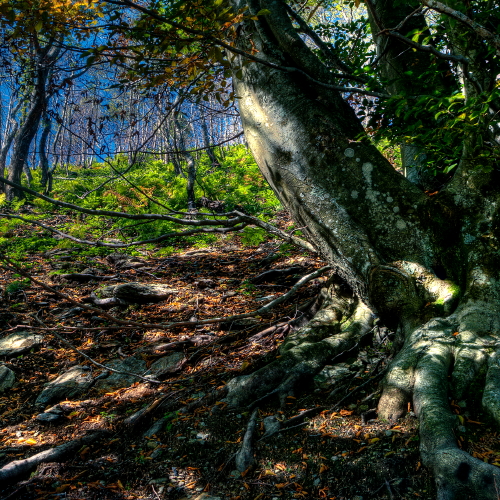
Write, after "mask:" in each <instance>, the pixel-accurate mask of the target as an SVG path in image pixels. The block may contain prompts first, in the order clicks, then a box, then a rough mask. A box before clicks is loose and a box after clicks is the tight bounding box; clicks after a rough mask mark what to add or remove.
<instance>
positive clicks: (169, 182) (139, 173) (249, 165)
mask: <svg viewBox="0 0 500 500" xmlns="http://www.w3.org/2000/svg"><path fill="white" fill-rule="evenodd" d="M215 154H216V155H217V157H218V159H219V163H220V165H218V166H216V167H214V166H213V165H212V163H211V160H210V158H209V157H208V155H207V154H205V153H203V154H200V155H199V157H198V159H197V161H196V164H197V177H196V186H195V196H196V198H197V199H200V198H201V197H206V198H208V199H209V200H211V201H220V202H222V203H223V210H224V211H231V210H234V209H238V210H243V211H245V212H247V213H249V214H253V215H260V216H263V215H264V216H269V215H272V213H273V212H274V210H276V209H278V208H279V207H280V204H279V201H278V200H277V198H276V196H275V195H274V193H273V191H272V190H271V189H270V188H269V186H268V184H267V182H266V181H265V180H264V178H263V177H262V174H261V173H260V171H259V169H258V167H257V164H256V163H255V161H254V159H253V157H252V155H251V154H250V152H249V151H248V149H247V148H246V147H245V146H243V145H236V146H231V147H226V148H217V149H216V150H215ZM181 167H183V165H182V164H181ZM70 169H71V171H72V172H75V173H76V176H75V177H74V178H72V179H65V180H59V179H58V180H57V181H56V182H55V190H54V192H53V194H52V196H53V197H54V198H56V199H61V200H64V201H66V202H69V203H72V204H75V205H79V206H81V207H82V208H86V209H98V210H110V211H119V212H126V213H130V214H142V213H160V214H167V213H171V211H172V210H175V211H185V210H186V207H187V191H186V186H187V180H186V179H185V178H184V177H183V176H180V175H176V174H175V170H174V166H173V165H172V164H165V163H164V162H162V161H159V160H151V159H150V160H147V161H139V162H137V163H135V164H133V165H129V163H128V159H127V157H125V156H118V157H116V158H115V159H113V160H109V161H108V162H106V163H94V164H93V165H92V166H91V167H87V168H84V167H78V166H71V168H70ZM120 173H123V174H124V176H126V178H127V179H128V180H129V181H130V183H128V182H126V181H124V179H123V178H122V177H121V176H120V175H119V174H120ZM34 174H35V179H34V184H35V188H37V187H38V186H37V182H39V175H40V174H39V172H38V171H35V172H34ZM131 184H132V185H133V186H137V189H136V188H134V187H132V185H131ZM30 202H32V203H33V204H34V205H35V206H36V207H37V208H38V209H40V210H47V209H48V208H50V209H51V210H53V209H54V208H53V206H49V207H48V206H47V202H44V201H40V200H37V199H33V200H30ZM200 210H201V211H206V210H207V209H204V208H200ZM61 230H63V231H65V232H67V233H68V234H70V235H72V236H74V237H76V238H79V239H87V240H94V241H95V240H97V239H103V238H104V239H105V238H113V239H118V240H120V241H123V242H128V241H136V240H145V239H154V238H156V237H158V236H161V235H164V234H169V233H170V234H173V235H174V236H173V237H172V238H171V239H169V240H168V248H169V249H167V250H165V252H166V254H169V253H171V252H173V251H174V248H175V247H178V246H196V247H206V246H208V245H211V244H213V243H215V242H216V241H217V240H218V236H216V235H214V234H197V235H193V236H189V237H182V238H181V237H179V238H177V237H175V233H178V232H179V231H181V230H182V228H181V227H180V226H179V225H178V224H175V223H173V222H170V221H158V220H157V221H151V222H148V221H141V222H135V221H126V220H125V219H115V221H110V220H105V219H103V218H101V217H95V216H90V215H85V214H76V215H75V214H72V220H71V222H70V223H68V224H67V225H66V226H65V227H64V226H62V227H61ZM1 234H2V233H1V228H0V236H1ZM261 241H263V232H262V230H256V229H251V228H248V229H246V230H245V231H244V233H243V242H244V244H248V245H256V244H258V243H259V242H261ZM71 246H74V242H71V241H69V240H61V241H59V243H58V247H59V248H68V247H71ZM111 251H113V250H111V249H107V248H105V247H89V248H86V249H85V250H84V252H83V253H82V255H84V254H85V255H105V254H107V253H109V252H111ZM129 252H130V253H134V252H136V250H134V249H133V248H131V249H129Z"/></svg>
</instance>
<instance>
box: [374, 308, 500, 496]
mask: <svg viewBox="0 0 500 500" xmlns="http://www.w3.org/2000/svg"><path fill="white" fill-rule="evenodd" d="M497 307H498V306H495V307H492V305H491V304H487V303H484V302H472V301H471V302H468V303H467V304H465V305H463V306H461V307H460V308H459V309H458V310H457V311H456V312H455V313H454V314H453V315H451V316H448V317H447V318H434V319H432V320H430V321H429V322H428V323H426V324H425V325H424V326H422V327H420V328H417V329H416V330H415V331H413V332H412V333H411V334H410V335H409V336H408V337H407V339H406V342H405V345H404V347H403V349H402V350H401V351H400V353H399V354H398V356H397V357H396V359H395V360H394V362H393V364H392V365H391V367H390V369H389V372H388V375H387V377H386V379H385V381H384V392H383V395H382V398H381V399H380V402H379V417H380V418H382V419H387V420H394V419H396V418H398V417H400V416H402V415H403V413H404V412H405V411H406V406H407V403H408V402H409V401H410V399H411V398H413V404H414V409H415V413H416V414H417V416H418V418H419V420H420V437H421V447H420V449H421V454H422V459H423V462H424V464H425V465H427V466H428V467H429V468H430V469H431V470H432V471H433V473H434V475H435V478H436V484H437V488H438V496H437V498H438V499H439V500H448V499H450V500H451V499H464V500H465V499H480V500H482V499H484V500H494V499H498V498H499V497H500V470H499V469H498V468H497V467H495V466H492V465H489V464H487V463H484V462H482V461H481V460H478V459H476V458H474V457H472V456H470V455H469V454H468V453H466V452H465V451H462V450H461V449H460V447H459V445H458V441H457V436H458V427H459V425H460V421H459V420H458V417H457V416H456V415H454V414H453V413H452V412H451V410H450V404H449V398H450V396H451V397H452V398H454V399H458V398H462V397H463V396H464V395H465V389H466V388H467V389H468V390H469V393H470V392H471V385H472V384H473V383H474V382H477V381H478V379H479V378H480V376H481V373H483V372H484V370H485V369H487V375H486V388H485V391H484V395H483V401H482V402H483V407H484V409H485V410H486V411H487V412H488V413H489V414H490V415H491V416H492V417H493V418H494V419H495V420H496V421H497V422H498V421H500V418H499V417H500V411H499V410H500V397H499V395H500V367H499V365H498V354H497V352H496V350H497V348H498V347H497V344H498V340H497V338H496V334H498V331H499V328H498V326H499V313H498V312H497V311H498V309H497ZM450 371H451V373H452V375H451V383H450V384H449V387H448V384H447V383H446V380H447V379H448V376H449V374H450ZM472 392H474V391H472Z"/></svg>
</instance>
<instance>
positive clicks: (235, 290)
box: [0, 217, 500, 500]
mask: <svg viewBox="0 0 500 500" xmlns="http://www.w3.org/2000/svg"><path fill="white" fill-rule="evenodd" d="M56 219H57V217H56ZM48 220H49V222H50V219H48ZM57 220H58V219H57ZM18 231H19V232H21V233H20V234H19V235H18V236H22V229H21V228H20V229H18ZM140 259H141V260H142V261H143V262H144V265H141V266H136V267H134V266H129V267H120V266H118V265H117V264H116V263H114V262H113V261H112V259H108V258H106V256H105V255H101V256H92V257H89V256H86V255H85V252H82V251H81V249H74V248H73V249H72V248H66V249H61V250H60V251H55V252H54V251H49V252H48V253H47V252H46V253H35V252H34V253H32V254H30V256H29V263H30V265H31V267H30V270H29V272H30V273H31V274H32V275H33V276H34V277H35V278H38V279H40V280H42V281H44V282H45V283H47V284H49V285H50V286H51V287H52V288H54V289H55V290H57V291H59V292H62V293H65V294H67V295H70V296H71V297H72V298H73V299H76V300H77V301H78V302H81V303H82V304H85V303H87V302H85V301H86V299H87V298H88V297H89V296H90V295H91V293H92V292H94V291H95V290H96V289H98V288H99V287H102V286H103V285H107V284H108V282H106V283H103V282H102V281H101V280H99V279H98V276H111V277H116V278H113V279H114V280H116V281H113V283H124V282H139V283H147V284H154V283H157V284H168V285H169V286H170V287H172V288H173V289H176V290H177V293H176V294H175V295H172V296H170V297H168V298H167V299H166V300H164V301H161V302H156V303H149V304H140V305H134V304H132V305H128V306H126V307H123V306H115V307H113V308H111V309H110V310H108V312H109V314H111V315H112V316H115V317H117V318H119V319H122V320H127V321H134V322H147V323H150V324H151V323H165V322H166V321H168V322H172V321H190V320H191V321H192V322H193V324H194V326H193V327H185V326H183V327H177V328H172V329H170V330H161V329H154V328H151V329H141V328H138V327H135V326H134V327H124V326H122V325H114V324H112V322H111V321H109V320H108V319H105V318H102V317H99V316H98V315H97V314H95V313H92V312H91V311H88V310H86V309H85V308H75V306H74V304H71V303H69V302H67V301H64V300H63V299H61V297H60V296H58V295H57V294H54V293H49V292H47V291H46V290H43V289H41V288H40V287H37V286H36V285H34V284H32V285H31V286H24V285H26V284H24V285H23V286H19V288H18V289H17V290H16V289H12V286H11V285H12V283H13V282H19V281H20V278H19V276H15V273H14V272H13V271H11V270H5V271H4V273H3V274H2V276H1V277H0V286H1V287H2V290H3V294H2V301H1V303H0V318H1V320H0V328H1V330H0V335H1V336H2V337H3V336H6V335H8V334H9V333H12V332H14V331H19V330H22V329H24V330H29V331H33V332H36V333H38V334H42V335H44V339H43V344H42V346H41V347H40V348H38V349H34V350H32V351H31V352H28V353H26V354H23V355H20V356H18V357H15V358H10V359H7V358H4V359H3V360H2V362H3V364H4V366H6V367H8V368H10V369H11V370H12V371H13V372H14V373H15V375H16V383H15V385H14V386H13V387H12V388H10V389H9V390H8V392H6V393H3V394H0V422H1V424H2V426H1V427H2V428H1V431H0V467H2V466H4V465H6V464H9V463H11V462H12V461H14V460H22V459H26V458H29V457H33V456H35V455H36V454H38V453H40V452H42V451H44V450H48V449H52V448H56V447H58V446H61V445H63V444H64V443H68V442H70V441H76V440H78V439H80V438H83V437H85V436H87V435H89V433H101V434H99V437H98V439H97V440H96V441H94V442H90V443H88V444H85V445H82V446H81V447H80V448H79V449H78V450H77V451H76V453H73V454H72V455H71V456H66V457H65V458H64V459H63V460H60V461H58V462H50V463H41V464H39V465H38V466H37V467H36V469H35V470H34V471H33V472H32V474H31V476H29V475H28V476H25V477H23V478H21V479H19V480H17V481H16V482H13V483H10V484H2V485H1V486H0V490H1V491H0V494H1V496H2V498H5V499H7V498H12V499H32V498H33V499H34V498H37V499H55V498H68V499H81V498H85V499H89V500H92V499H96V500H97V499H99V500H101V499H110V500H114V499H139V498H151V499H159V498H160V499H162V498H166V499H167V498H168V499H173V500H175V499H199V500H201V499H206V500H210V499H216V498H221V499H222V498H224V499H231V500H247V499H248V500H258V499H273V500H275V499H288V498H327V499H335V500H347V499H352V498H358V499H359V498H373V499H383V498H402V499H410V498H426V499H431V498H434V496H435V494H434V492H435V489H434V485H433V479H432V478H431V477H430V475H429V473H428V472H427V470H426V469H425V467H423V466H422V464H421V462H420V458H419V452H418V445H419V442H418V421H417V419H416V418H415V416H414V414H413V412H412V411H411V408H409V409H408V410H409V411H408V414H407V415H406V417H405V418H404V419H402V420H400V421H399V422H397V423H396V424H389V423H383V422H380V421H379V420H377V419H376V415H372V417H373V418H369V419H368V420H367V421H366V418H365V415H369V414H370V409H372V408H375V407H376V400H377V396H378V393H377V390H378V385H377V384H378V380H379V379H377V378H376V377H374V375H373V372H371V371H370V370H369V369H368V370H360V372H359V373H361V375H360V376H358V378H353V379H352V380H351V381H350V383H349V385H348V387H346V388H345V390H344V392H339V393H338V394H336V395H335V398H330V399H328V398H329V395H331V392H330V390H328V389H319V388H316V389H314V386H313V385H312V384H310V385H309V384H306V383H305V384H304V387H303V388H302V389H303V390H302V393H301V394H300V395H299V396H298V398H288V399H287V404H286V405H285V407H284V408H281V409H278V408H277V407H276V405H273V404H272V402H271V401H270V402H269V403H268V404H265V405H264V404H262V405H261V407H260V408H259V411H258V417H257V418H258V426H257V430H256V433H257V436H256V439H255V440H256V441H257V440H258V439H260V438H261V437H262V436H263V435H264V433H265V430H264V427H263V425H262V422H263V419H264V418H265V417H268V416H275V417H276V418H277V419H278V420H280V421H286V420H288V419H290V418H293V417H295V416H297V415H299V414H300V413H301V412H303V411H308V410H311V409H314V408H316V407H320V406H321V407H323V406H324V405H325V403H326V405H327V407H328V406H329V409H324V410H322V411H318V412H317V414H315V415H314V416H312V417H311V418H310V419H309V420H306V421H305V422H304V423H303V424H302V425H300V426H298V427H292V428H291V429H290V430H284V431H283V432H279V433H278V434H276V435H274V436H271V437H269V438H268V439H264V440H261V441H259V442H258V443H256V445H255V463H254V465H253V466H251V467H250V468H249V469H247V470H245V471H244V472H239V471H237V470H235V464H234V457H235V455H236V454H237V452H238V450H239V449H240V445H241V442H242V439H243V436H244V434H245V430H246V428H247V422H248V420H249V418H250V411H247V410H246V409H239V410H230V409H228V408H227V407H226V405H225V404H224V403H223V402H222V401H218V400H211V399H210V398H211V395H213V394H217V390H221V389H222V388H223V387H224V385H225V384H226V383H227V382H228V381H229V380H230V379H231V378H233V377H234V376H238V375H244V374H246V373H250V372H252V371H254V370H255V369H258V368H260V367H261V366H264V365H265V364H266V363H268V362H269V361H271V360H273V359H275V357H276V356H277V355H278V352H277V348H278V347H279V345H280V343H281V342H282V341H283V339H284V337H285V336H286V334H287V332H288V330H289V328H290V324H291V321H293V320H294V319H295V318H297V317H298V316H300V315H301V314H302V310H301V308H302V309H303V306H304V305H307V304H309V303H310V302H311V301H312V300H313V299H314V297H315V296H316V294H317V293H318V291H319V289H320V288H321V286H322V283H323V282H324V279H325V278H318V279H315V280H313V281H311V282H309V283H308V284H307V285H306V286H304V287H303V288H301V289H300V290H299V291H298V293H297V294H296V295H295V296H294V297H293V298H292V299H290V300H289V301H287V302H285V303H283V304H281V305H280V306H279V308H277V309H274V310H271V311H270V312H269V313H268V314H266V315H265V316H263V317H258V318H253V319H252V320H251V321H241V322H233V323H227V324H226V323H223V322H221V323H215V324H210V325H199V326H197V325H195V323H196V321H197V320H199V319H209V318H211V317H214V316H215V317H220V316H222V315H224V316H230V315H234V314H240V313H244V312H249V311H252V310H256V309H258V308H259V307H261V305H262V302H265V301H270V300H273V298H274V297H277V296H279V295H281V294H283V293H284V292H286V291H287V290H288V289H289V288H290V286H291V284H293V279H294V276H292V277H291V278H287V277H285V278H283V277H281V278H280V279H279V280H278V281H276V282H272V281H270V282H260V280H255V278H256V277H258V276H261V275H262V273H263V271H266V270H268V269H271V268H272V269H287V268H291V267H296V266H300V267H302V268H303V270H304V274H306V273H307V272H311V271H312V270H314V269H317V268H320V267H321V265H322V263H321V262H320V261H319V260H318V259H317V258H316V257H315V256H310V255H307V254H304V253H303V252H301V251H296V250H294V249H292V248H291V247H288V246H287V247H285V250H283V246H282V245H281V246H280V244H278V243H276V242H275V241H273V240H271V241H267V242H266V243H263V244H261V245H260V246H259V247H257V248H248V247H243V246H241V245H239V244H238V243H237V240H236V239H235V238H234V237H233V239H232V242H231V244H227V243H225V242H224V241H221V242H220V243H219V244H218V245H217V246H216V247H213V248H208V249H188V250H186V251H184V252H182V253H178V254H173V255H170V256H168V257H158V256H155V254H154V253H153V252H150V253H147V252H144V254H143V255H141V257H140ZM88 268H90V270H91V271H92V272H93V273H95V275H96V276H97V278H96V279H95V280H92V279H90V280H88V281H87V280H85V281H83V282H82V281H76V280H71V279H69V280H68V279H64V278H61V277H60V276H59V275H58V274H57V272H60V271H64V273H66V274H68V275H71V273H82V272H83V271H85V270H86V269H88ZM82 274H83V273H82ZM285 274H286V273H285ZM295 279H296V278H295ZM252 281H253V282H252ZM255 281H257V282H258V283H259V284H255ZM9 287H10V288H9ZM9 290H10V291H9ZM54 333H57V334H58V335H60V336H62V337H64V339H66V340H67V341H68V342H70V343H71V344H72V345H73V346H74V347H75V348H77V349H78V350H79V351H81V352H82V353H85V354H86V355H87V356H88V357H90V358H92V359H93V360H95V361H97V362H99V363H101V364H104V365H106V364H107V363H109V362H110V361H111V360H113V359H117V358H118V359H126V358H127V357H130V356H133V355H135V356H136V357H138V358H139V359H142V360H144V361H145V363H146V366H147V368H149V367H150V366H151V365H152V364H153V363H154V362H155V361H156V360H158V359H159V358H161V357H162V356H164V355H165V353H166V352H167V353H169V352H173V351H170V350H169V348H168V347H167V348H165V345H170V346H173V347H174V350H175V351H178V352H182V353H183V354H184V356H185V360H186V361H185V362H184V363H183V364H182V366H180V369H179V370H177V371H174V372H172V373H167V374H165V376H164V377H162V379H161V381H160V382H161V383H160V384H157V385H153V384H149V383H146V382H144V381H136V382H134V383H133V384H132V385H130V386H129V387H123V388H119V389H116V390H111V391H107V392H102V391H98V390H97V389H96V388H95V387H91V388H90V389H89V390H88V392H87V393H86V394H85V395H84V397H83V398H78V399H76V400H69V401H62V402H60V403H58V404H57V405H55V406H57V407H58V408H59V411H60V412H61V415H62V417H61V420H60V421H58V422H55V423H53V424H51V423H49V424H46V423H42V422H39V421H37V420H36V416H37V415H38V414H39V413H40V412H41V411H43V410H44V409H45V410H46V408H41V409H40V408H36V407H35V405H34V403H35V400H36V398H37V396H38V394H39V393H40V391H41V390H42V389H43V387H44V384H46V383H48V382H50V381H52V380H54V379H55V378H56V377H57V376H58V375H59V374H60V373H61V372H63V371H65V370H67V369H68V368H70V367H71V366H75V365H82V366H87V367H89V369H90V370H91V372H92V376H93V377H99V376H100V375H102V374H103V373H104V371H105V370H104V369H101V368H98V367H96V366H93V365H92V363H91V362H90V361H89V360H88V359H85V358H82V356H80V354H78V353H77V352H75V351H74V350H71V349H69V348H68V347H67V346H65V345H64V344H62V343H61V341H60V340H59V339H58V337H56V336H55V335H54ZM207 338H208V341H206V339H207ZM190 339H205V340H203V341H201V340H200V341H193V342H191V341H190ZM205 341H206V342H205ZM161 346H163V350H162V348H161ZM164 349H166V350H164ZM369 349H371V350H372V351H371V353H370V354H371V355H373V356H374V357H378V358H379V359H382V365H384V364H385V363H386V362H387V359H388V356H389V353H388V349H385V348H384V346H382V345H381V346H378V347H377V346H371V347H370V346H369V347H367V348H366V350H365V354H366V351H367V350H369ZM384 349H385V350H384ZM358 362H359V360H358ZM364 368H368V365H366V366H364ZM363 372H364V373H363ZM371 377H373V382H371ZM361 385H363V387H362V390H358V388H360V387H361ZM341 399H342V407H339V408H335V403H336V401H338V400H341ZM451 405H452V409H453V410H454V411H455V413H456V414H457V415H458V418H460V422H461V427H460V431H461V433H460V435H459V436H458V440H459V443H460V445H461V447H462V448H463V449H464V450H466V451H468V452H470V453H472V455H473V456H475V457H477V458H480V459H483V460H485V461H488V462H489V463H493V464H495V465H499V466H500V441H499V437H498V435H497V433H496V432H495V431H494V429H492V428H491V427H490V426H488V425H486V424H484V423H483V420H484V418H483V416H481V415H478V414H477V412H476V411H473V410H471V409H469V408H465V407H464V406H463V405H461V402H454V401H452V402H451ZM183 410H184V411H183ZM134 419H135V420H134Z"/></svg>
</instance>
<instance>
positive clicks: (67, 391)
mask: <svg viewBox="0 0 500 500" xmlns="http://www.w3.org/2000/svg"><path fill="white" fill-rule="evenodd" d="M91 384H92V375H91V372H90V369H89V368H88V367H87V366H80V365H76V366H72V367H71V368H70V369H69V370H68V371H67V372H65V373H63V374H61V375H59V377H57V378H56V379H55V380H53V381H52V382H49V383H48V384H47V385H46V386H45V388H44V389H43V391H42V392H41V393H40V395H39V396H38V397H37V398H36V401H35V405H37V406H46V405H48V404H50V403H56V402H58V401H63V400H64V399H74V398H78V397H80V396H81V395H82V394H84V393H85V392H86V391H87V390H88V389H89V388H90V385H91Z"/></svg>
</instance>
